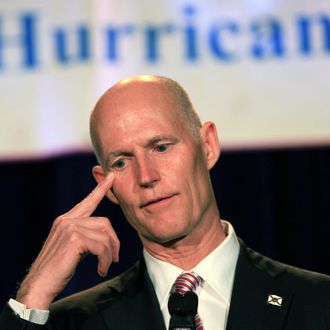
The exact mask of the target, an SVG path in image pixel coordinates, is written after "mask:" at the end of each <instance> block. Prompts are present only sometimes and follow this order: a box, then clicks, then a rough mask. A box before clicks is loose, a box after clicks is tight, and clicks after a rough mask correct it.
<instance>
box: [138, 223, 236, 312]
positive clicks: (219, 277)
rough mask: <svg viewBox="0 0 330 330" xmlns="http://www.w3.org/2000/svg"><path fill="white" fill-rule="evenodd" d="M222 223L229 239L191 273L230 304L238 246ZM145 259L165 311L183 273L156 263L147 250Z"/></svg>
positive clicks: (158, 261) (231, 233)
mask: <svg viewBox="0 0 330 330" xmlns="http://www.w3.org/2000/svg"><path fill="white" fill-rule="evenodd" d="M221 222H222V225H223V227H224V230H225V233H226V235H227V237H226V238H225V240H224V241H223V242H222V243H221V244H220V245H219V246H218V247H217V248H215V249H214V250H213V251H212V252H211V253H210V254H209V255H208V256H206V257H205V258H204V259H203V260H202V261H201V262H200V263H199V264H198V265H196V266H195V267H194V268H193V269H192V270H194V271H195V272H196V273H197V274H198V275H200V276H201V277H202V278H203V279H204V281H205V286H206V287H209V288H211V290H214V291H215V292H216V294H217V295H220V296H221V297H222V298H224V299H225V300H226V301H227V302H228V303H229V302H230V298H231V292H232V287H233V282H234V274H235V267H236V262H237V259H238V254H239V243H238V240H237V236H236V234H235V231H234V228H233V226H232V225H231V224H230V223H229V222H227V221H223V220H222V221H221ZM143 255H144V258H145V261H146V265H147V270H148V273H149V276H150V279H151V281H152V283H153V285H154V287H155V291H156V294H157V297H158V301H159V303H160V306H161V308H162V307H163V305H164V304H165V303H166V302H167V298H168V295H169V293H170V291H171V288H172V286H173V283H174V282H175V280H176V278H177V277H178V276H179V275H180V274H181V273H182V271H183V270H182V269H181V268H179V267H176V266H174V265H172V264H170V263H167V262H165V261H162V260H159V259H156V258H155V257H153V256H152V255H151V254H150V253H148V252H147V251H146V250H145V249H144V250H143Z"/></svg>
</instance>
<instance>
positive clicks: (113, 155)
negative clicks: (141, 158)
mask: <svg viewBox="0 0 330 330" xmlns="http://www.w3.org/2000/svg"><path fill="white" fill-rule="evenodd" d="M119 156H132V153H131V152H128V151H126V150H115V151H111V152H109V153H108V155H107V158H106V163H109V162H110V161H111V159H112V158H116V157H119Z"/></svg>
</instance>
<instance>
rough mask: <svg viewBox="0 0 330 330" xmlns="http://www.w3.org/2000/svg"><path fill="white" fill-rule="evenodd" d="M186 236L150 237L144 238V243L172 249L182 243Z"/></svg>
mask: <svg viewBox="0 0 330 330" xmlns="http://www.w3.org/2000/svg"><path fill="white" fill-rule="evenodd" d="M185 237H186V235H177V236H173V235H171V236H165V235H164V236H160V235H159V236H156V237H155V236H153V237H148V236H142V237H141V238H142V242H146V241H147V242H148V241H149V242H153V243H156V244H159V245H162V246H164V247H171V246H175V245H176V244H177V243H178V242H180V241H181V240H182V239H184V238H185Z"/></svg>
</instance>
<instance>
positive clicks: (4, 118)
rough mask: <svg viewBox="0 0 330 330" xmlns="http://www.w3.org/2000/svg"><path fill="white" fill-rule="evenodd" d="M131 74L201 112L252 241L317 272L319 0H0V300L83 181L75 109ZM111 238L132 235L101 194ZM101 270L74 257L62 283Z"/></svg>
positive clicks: (220, 192)
mask: <svg viewBox="0 0 330 330" xmlns="http://www.w3.org/2000/svg"><path fill="white" fill-rule="evenodd" d="M135 74H157V75H164V76H168V77H171V78H173V79H175V80H177V81H178V82H179V83H181V84H182V85H183V86H184V87H185V88H186V90H187V92H188V93H189V94H190V96H191V98H192V102H193V103H194V105H195V107H196V109H197V111H198V112H199V114H200V115H201V118H202V120H203V121H205V120H212V121H214V122H216V124H217V127H218V130H219V136H220V141H221V145H222V155H221V158H220V161H219V162H218V164H217V165H216V166H215V168H214V169H213V170H212V172H211V175H212V181H213V185H214V189H215V193H216V197H217V200H218V203H219V207H220V212H221V216H222V218H224V219H227V220H229V221H230V222H231V223H232V224H233V225H234V227H235V230H236V232H237V234H238V235H239V236H240V237H241V238H242V239H243V240H244V241H245V242H246V243H247V244H248V245H250V246H251V247H252V248H254V249H256V250H258V251H260V252H262V253H263V254H266V255H268V256H270V257H273V258H275V259H277V260H280V261H282V262H286V263H290V264H293V265H295V266H297V267H303V268H308V269H310V270H314V271H318V272H323V273H327V274H330V262H329V260H330V248H329V244H328V242H329V238H328V233H329V232H330V221H329V218H330V198H329V196H330V92H329V87H330V81H329V74H330V3H329V2H328V1H325V0H324V1H322V0H315V1H307V0H285V1H284V0H231V1H229V0H208V1H197V0H185V1H183V0H168V1H160V0H156V1H155V0H140V1H133V0H121V1H115V0H95V1H92V0H90V1H89V0H79V1H78V0H76V1H75V0H72V1H70V2H68V1H63V0H57V1H55V0H51V1H47V2H44V1H37V0H26V1H12V0H2V1H1V3H0V93H1V97H0V187H1V189H0V201H1V227H0V251H1V255H0V256H1V261H2V262H1V269H2V271H1V275H0V276H1V281H0V306H3V305H4V303H5V302H6V301H7V300H8V299H9V298H10V297H13V296H15V291H16V288H17V286H18V283H19V282H20V281H21V280H22V278H23V277H24V275H25V273H26V271H27V269H28V268H29V266H30V264H31V263H32V261H33V260H34V258H35V257H36V255H37V254H38V251H39V250H40V248H41V246H42V244H43V241H44V240H45V239H46V237H47V233H48V232H49V230H50V228H51V225H52V222H53V220H54V219H55V218H56V217H57V216H59V215H61V214H62V213H64V212H66V211H68V210H69V209H70V208H72V206H73V205H75V204H76V203H78V202H79V201H80V200H81V199H82V198H83V197H84V196H85V195H87V194H88V193H89V192H90V191H91V190H92V189H93V187H94V186H95V183H94V179H93V178H92V175H91V168H92V166H93V165H95V163H96V160H95V157H94V154H93V151H92V148H91V144H90V141H89V132H88V119H89V113H90V111H91V109H92V107H93V105H94V103H95V101H96V100H97V98H98V97H99V96H100V95H101V94H102V93H103V92H104V90H106V89H107V88H108V87H109V86H110V85H111V84H113V83H114V82H116V81H117V80H119V79H122V78H125V77H127V76H130V75H135ZM95 213H96V214H97V215H102V216H107V217H109V218H110V219H111V221H112V223H113V226H114V227H115V229H116V231H117V233H118V235H119V238H120V239H121V243H122V248H121V253H120V263H119V264H116V265H114V266H113V267H111V271H110V274H109V276H108V277H109V278H110V277H112V276H114V275H116V274H118V273H120V272H122V271H123V270H125V269H127V268H128V267H130V266H131V265H132V264H133V263H134V262H135V261H136V260H137V259H138V258H139V256H140V253H141V246H140V243H139V241H138V239H137V237H136V235H135V233H134V231H133V230H132V229H131V228H130V227H129V226H128V225H127V223H126V221H125V219H124V217H123V215H122V213H121V210H120V209H119V208H118V207H117V206H115V205H112V204H111V203H110V202H108V201H106V200H104V201H102V203H101V204H100V206H99V207H98V209H97V210H96V212H95ZM102 280H103V279H101V278H99V277H98V275H97V272H96V260H95V258H93V257H87V258H86V259H85V260H84V261H83V262H82V263H81V265H79V267H78V270H77V274H76V276H75V277H74V278H73V279H72V281H71V282H70V284H69V286H68V287H67V288H66V290H65V291H64V292H63V294H62V295H61V296H65V295H67V294H70V293H72V292H75V291H77V290H81V289H83V288H86V287H89V286H91V285H94V284H96V283H98V282H100V281H102Z"/></svg>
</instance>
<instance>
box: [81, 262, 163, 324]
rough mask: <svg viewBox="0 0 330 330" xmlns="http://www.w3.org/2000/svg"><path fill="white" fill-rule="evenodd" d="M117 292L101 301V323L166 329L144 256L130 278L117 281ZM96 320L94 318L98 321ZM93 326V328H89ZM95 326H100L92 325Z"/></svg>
mask: <svg viewBox="0 0 330 330" xmlns="http://www.w3.org/2000/svg"><path fill="white" fill-rule="evenodd" d="M114 286H115V289H116V290H117V295H116V296H115V297H112V298H111V299H109V300H105V301H103V302H100V303H99V311H100V313H99V314H98V315H96V318H97V319H98V320H97V323H98V324H100V323H101V322H100V321H102V324H103V328H102V327H101V328H100V329H102V330H103V329H104V330H105V329H107V330H127V329H134V330H155V329H157V330H165V324H164V321H163V316H162V313H161V310H160V307H159V303H158V299H157V296H156V293H155V291H154V287H153V285H152V282H151V280H150V278H149V275H148V273H147V271H146V267H145V264H144V261H143V260H142V261H141V262H140V263H139V265H138V266H137V267H136V270H135V271H134V272H133V274H132V273H131V274H130V278H129V279H128V280H126V279H125V280H124V281H121V282H119V283H115V284H114ZM94 322H96V320H95V319H94V321H92V322H90V323H91V324H95V323H94ZM86 329H89V328H86ZM90 329H91V330H95V329H98V328H95V327H93V326H92V327H91V328H90Z"/></svg>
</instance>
